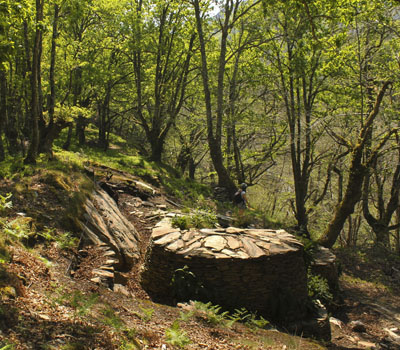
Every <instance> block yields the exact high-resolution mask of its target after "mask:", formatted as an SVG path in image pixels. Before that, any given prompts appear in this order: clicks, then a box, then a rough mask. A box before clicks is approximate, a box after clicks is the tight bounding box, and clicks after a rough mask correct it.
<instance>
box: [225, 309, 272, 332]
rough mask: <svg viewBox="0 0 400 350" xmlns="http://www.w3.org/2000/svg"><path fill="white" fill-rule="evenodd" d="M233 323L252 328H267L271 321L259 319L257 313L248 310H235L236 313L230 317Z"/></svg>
mask: <svg viewBox="0 0 400 350" xmlns="http://www.w3.org/2000/svg"><path fill="white" fill-rule="evenodd" d="M229 318H230V319H231V320H232V321H233V322H241V323H244V324H246V325H247V326H248V327H250V328H265V327H266V326H267V325H268V324H269V321H267V320H266V319H265V318H263V317H262V316H260V317H258V316H257V313H254V312H249V311H248V310H247V309H246V308H240V309H235V312H234V313H233V314H232V315H230V316H229Z"/></svg>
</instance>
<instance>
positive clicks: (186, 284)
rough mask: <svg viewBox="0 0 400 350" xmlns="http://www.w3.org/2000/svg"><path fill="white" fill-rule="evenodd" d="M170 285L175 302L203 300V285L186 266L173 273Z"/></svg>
mask: <svg viewBox="0 0 400 350" xmlns="http://www.w3.org/2000/svg"><path fill="white" fill-rule="evenodd" d="M170 285H171V287H172V291H173V294H174V298H175V300H176V301H187V300H190V299H203V298H204V296H205V290H204V286H203V284H202V283H201V281H199V280H198V278H197V277H196V275H195V274H194V273H193V272H192V271H190V270H189V267H188V266H187V265H185V266H184V267H182V268H179V269H176V270H175V271H174V273H173V275H172V278H171V282H170Z"/></svg>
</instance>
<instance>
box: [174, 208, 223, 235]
mask: <svg viewBox="0 0 400 350" xmlns="http://www.w3.org/2000/svg"><path fill="white" fill-rule="evenodd" d="M171 223H172V226H173V227H178V228H179V229H181V230H188V229H190V228H211V227H215V224H216V223H217V216H216V215H215V214H214V213H211V212H205V211H195V212H194V213H191V214H190V215H179V216H178V215H176V216H175V217H173V218H172V220H171Z"/></svg>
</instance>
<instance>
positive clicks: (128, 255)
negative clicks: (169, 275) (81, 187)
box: [78, 189, 139, 269]
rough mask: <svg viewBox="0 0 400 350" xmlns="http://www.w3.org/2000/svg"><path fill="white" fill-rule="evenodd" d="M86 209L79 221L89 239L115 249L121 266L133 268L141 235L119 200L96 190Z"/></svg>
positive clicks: (85, 205) (137, 257)
mask: <svg viewBox="0 0 400 350" xmlns="http://www.w3.org/2000/svg"><path fill="white" fill-rule="evenodd" d="M83 210H84V213H83V215H82V217H81V218H79V219H78V224H79V225H80V227H81V229H82V231H83V233H84V234H85V235H86V238H87V239H88V240H89V241H91V242H92V243H94V244H99V245H100V244H105V245H106V246H107V247H109V248H110V249H112V251H114V255H115V256H116V258H117V259H118V261H119V262H120V263H119V265H120V266H118V267H119V268H125V269H128V268H131V267H132V266H133V265H134V264H135V263H136V262H137V261H138V259H139V246H138V241H139V238H138V237H139V235H138V233H137V231H136V229H135V227H134V226H133V225H132V224H131V223H130V222H129V221H128V220H127V219H126V218H125V216H124V215H123V214H122V213H121V212H120V210H119V208H118V206H117V204H116V203H115V201H114V200H113V199H112V198H111V197H110V196H109V195H108V194H107V193H106V192H105V191H103V190H102V189H96V190H95V191H94V192H93V193H92V197H91V198H90V199H87V200H86V202H85V203H84V205H83Z"/></svg>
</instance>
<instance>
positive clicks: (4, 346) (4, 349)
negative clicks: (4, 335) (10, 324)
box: [0, 341, 15, 350]
mask: <svg viewBox="0 0 400 350" xmlns="http://www.w3.org/2000/svg"><path fill="white" fill-rule="evenodd" d="M14 349H15V345H14V344H12V343H8V342H7V341H6V342H1V343H0V350H14Z"/></svg>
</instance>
